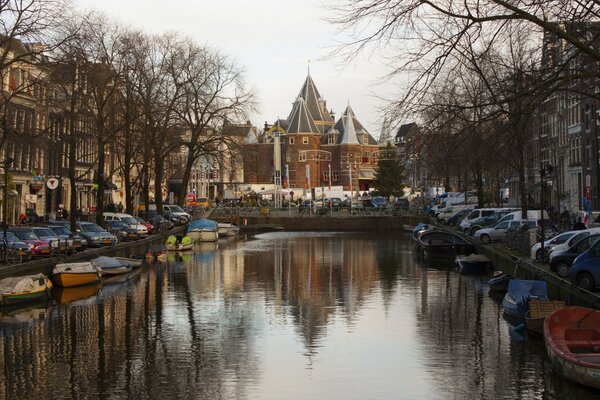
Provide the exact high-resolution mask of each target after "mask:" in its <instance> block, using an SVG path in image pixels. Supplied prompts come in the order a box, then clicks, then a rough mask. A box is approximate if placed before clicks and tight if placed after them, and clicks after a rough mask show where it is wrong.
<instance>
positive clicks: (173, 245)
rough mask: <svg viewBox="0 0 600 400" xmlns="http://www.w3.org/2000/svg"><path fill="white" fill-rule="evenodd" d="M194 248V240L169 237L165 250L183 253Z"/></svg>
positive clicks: (186, 237)
mask: <svg viewBox="0 0 600 400" xmlns="http://www.w3.org/2000/svg"><path fill="white" fill-rule="evenodd" d="M192 247H194V240H193V239H192V238H191V237H189V236H184V237H182V238H180V237H177V236H175V235H171V236H169V237H168V238H167V241H166V243H165V248H166V249H167V250H169V251H185V250H191V249H192Z"/></svg>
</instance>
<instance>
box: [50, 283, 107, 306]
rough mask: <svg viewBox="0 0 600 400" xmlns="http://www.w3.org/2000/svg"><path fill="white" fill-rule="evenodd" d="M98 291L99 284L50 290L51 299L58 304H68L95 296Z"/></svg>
mask: <svg viewBox="0 0 600 400" xmlns="http://www.w3.org/2000/svg"><path fill="white" fill-rule="evenodd" d="M99 291H100V284H99V283H97V284H94V285H85V286H74V287H56V288H54V290H52V298H53V299H54V300H56V302H57V303H59V304H69V303H73V302H75V301H79V300H83V299H88V298H90V297H92V296H95V295H97V294H98V292H99Z"/></svg>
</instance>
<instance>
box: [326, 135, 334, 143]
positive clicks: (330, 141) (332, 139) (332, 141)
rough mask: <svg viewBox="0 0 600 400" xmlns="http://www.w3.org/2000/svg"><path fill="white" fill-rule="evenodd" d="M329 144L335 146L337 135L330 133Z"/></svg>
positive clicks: (328, 136)
mask: <svg viewBox="0 0 600 400" xmlns="http://www.w3.org/2000/svg"><path fill="white" fill-rule="evenodd" d="M327 144H335V134H333V133H330V134H329V135H327Z"/></svg>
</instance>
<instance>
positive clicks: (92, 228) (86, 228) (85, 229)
mask: <svg viewBox="0 0 600 400" xmlns="http://www.w3.org/2000/svg"><path fill="white" fill-rule="evenodd" d="M81 230H82V231H83V232H104V229H102V228H100V227H99V226H98V225H96V224H85V225H81Z"/></svg>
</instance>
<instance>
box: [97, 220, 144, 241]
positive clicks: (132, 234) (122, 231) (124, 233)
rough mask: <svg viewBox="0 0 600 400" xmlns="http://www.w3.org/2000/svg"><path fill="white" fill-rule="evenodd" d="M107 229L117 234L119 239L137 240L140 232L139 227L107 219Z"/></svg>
mask: <svg viewBox="0 0 600 400" xmlns="http://www.w3.org/2000/svg"><path fill="white" fill-rule="evenodd" d="M104 223H105V224H106V229H107V230H108V231H109V232H110V233H112V234H113V235H115V236H116V237H117V239H118V240H119V241H130V240H137V239H139V238H140V234H139V233H138V231H137V229H135V228H132V227H131V226H130V225H128V224H126V223H125V222H121V221H116V220H115V221H105V222H104Z"/></svg>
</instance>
